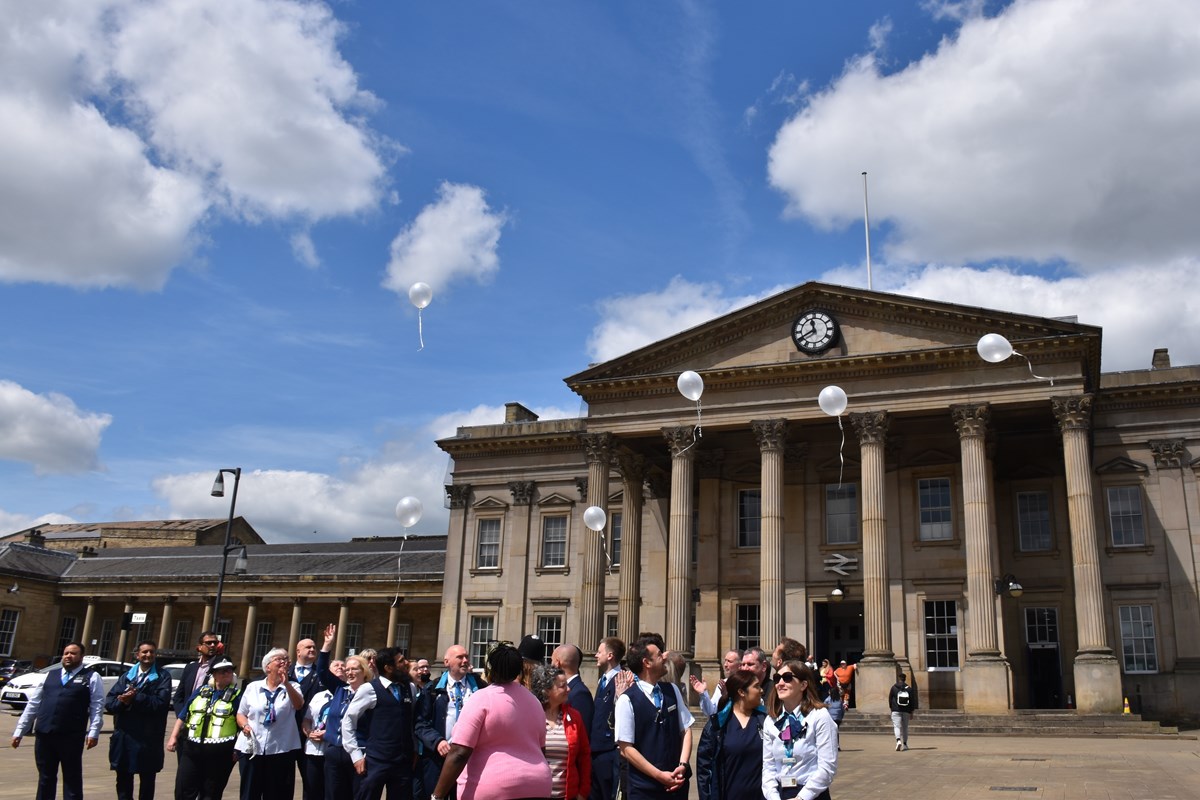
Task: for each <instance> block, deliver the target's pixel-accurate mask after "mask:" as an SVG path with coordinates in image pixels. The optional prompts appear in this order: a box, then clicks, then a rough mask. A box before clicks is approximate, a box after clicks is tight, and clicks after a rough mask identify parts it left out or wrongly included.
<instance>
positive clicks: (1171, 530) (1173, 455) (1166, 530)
mask: <svg viewBox="0 0 1200 800" xmlns="http://www.w3.org/2000/svg"><path fill="white" fill-rule="evenodd" d="M1147 444H1148V445H1149V446H1150V452H1151V453H1152V454H1153V455H1154V469H1155V472H1156V473H1157V477H1158V492H1159V498H1160V500H1159V505H1158V513H1159V516H1160V519H1161V522H1162V527H1163V536H1164V538H1165V539H1166V545H1167V549H1168V552H1169V555H1168V556H1167V559H1166V561H1167V568H1168V570H1169V571H1170V576H1171V582H1170V587H1171V608H1172V616H1173V617H1174V622H1175V625H1174V627H1175V652H1176V657H1175V674H1176V675H1177V676H1178V675H1180V674H1181V673H1188V674H1189V677H1188V678H1187V679H1186V680H1176V682H1175V683H1176V686H1177V687H1178V688H1177V692H1178V694H1179V703H1180V707H1181V708H1195V707H1196V706H1197V705H1200V684H1197V682H1196V679H1195V677H1194V675H1195V673H1197V672H1200V637H1197V636H1196V634H1195V632H1196V631H1198V630H1200V611H1198V609H1197V604H1196V597H1197V580H1196V561H1195V556H1194V555H1193V552H1194V551H1193V545H1192V535H1191V527H1192V526H1191V520H1190V518H1189V517H1190V515H1189V513H1188V508H1189V503H1188V498H1187V491H1186V489H1185V488H1184V479H1183V467H1184V466H1185V465H1186V464H1187V463H1188V458H1187V447H1186V444H1187V443H1186V442H1185V440H1183V439H1157V440H1154V441H1151V442H1147Z"/></svg>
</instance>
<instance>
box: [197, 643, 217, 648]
mask: <svg viewBox="0 0 1200 800" xmlns="http://www.w3.org/2000/svg"><path fill="white" fill-rule="evenodd" d="M200 644H201V645H202V646H204V647H216V646H217V645H219V644H220V642H201V643H200Z"/></svg>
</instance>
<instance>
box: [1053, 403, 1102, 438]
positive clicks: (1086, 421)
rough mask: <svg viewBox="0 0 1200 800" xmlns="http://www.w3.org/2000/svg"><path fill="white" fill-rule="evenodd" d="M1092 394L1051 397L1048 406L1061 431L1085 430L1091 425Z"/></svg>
mask: <svg viewBox="0 0 1200 800" xmlns="http://www.w3.org/2000/svg"><path fill="white" fill-rule="evenodd" d="M1092 397H1093V396H1092V395H1090V394H1077V395H1073V396H1071V397H1051V398H1050V406H1051V408H1053V409H1054V417H1055V418H1056V419H1057V420H1058V427H1059V429H1060V430H1061V431H1062V432H1063V433H1066V432H1067V431H1086V430H1088V429H1089V428H1091V427H1092Z"/></svg>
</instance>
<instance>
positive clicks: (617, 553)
mask: <svg viewBox="0 0 1200 800" xmlns="http://www.w3.org/2000/svg"><path fill="white" fill-rule="evenodd" d="M624 530H625V516H624V514H622V513H621V512H620V511H614V512H613V513H612V514H610V515H609V517H608V538H609V542H608V559H609V566H610V567H612V569H620V568H621V539H622V538H623V537H624Z"/></svg>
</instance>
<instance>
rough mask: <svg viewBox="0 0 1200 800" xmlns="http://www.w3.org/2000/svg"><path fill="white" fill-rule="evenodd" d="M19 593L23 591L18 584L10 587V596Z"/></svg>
mask: <svg viewBox="0 0 1200 800" xmlns="http://www.w3.org/2000/svg"><path fill="white" fill-rule="evenodd" d="M19 591H21V587H20V586H18V585H17V584H16V583H13V585H12V586H10V587H8V593H9V594H16V593H17V592H19Z"/></svg>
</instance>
